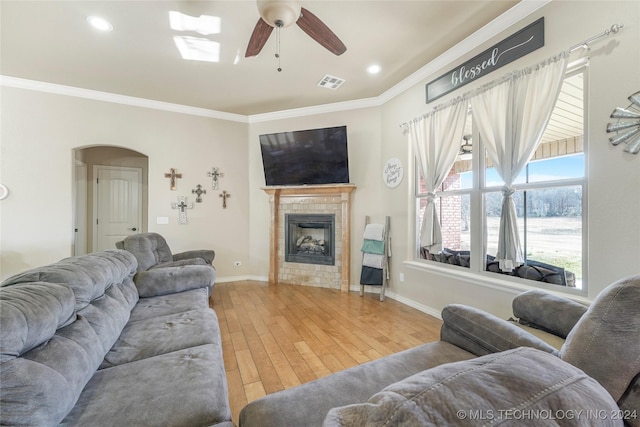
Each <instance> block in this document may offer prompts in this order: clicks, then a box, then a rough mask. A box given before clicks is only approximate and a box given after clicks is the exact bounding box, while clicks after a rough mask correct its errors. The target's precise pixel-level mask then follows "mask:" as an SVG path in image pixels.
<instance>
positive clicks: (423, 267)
mask: <svg viewBox="0 0 640 427" xmlns="http://www.w3.org/2000/svg"><path fill="white" fill-rule="evenodd" d="M403 264H404V265H405V266H407V268H410V269H412V270H417V271H423V272H428V273H432V274H437V275H439V276H443V277H447V278H450V279H456V280H460V281H462V282H466V283H468V284H471V285H477V286H482V287H485V288H489V289H495V290H498V291H502V292H505V291H506V292H510V293H513V294H514V295H517V294H519V293H521V292H525V291H529V290H531V289H538V290H540V289H542V290H544V291H546V292H549V293H551V294H554V295H557V296H561V297H565V298H570V299H572V300H574V301H576V302H580V303H582V304H590V303H591V300H589V299H588V298H587V296H586V295H587V291H586V290H585V289H576V288H568V287H565V286H558V285H553V284H550V283H544V282H535V281H532V280H526V279H520V278H518V277H509V276H502V275H501V274H498V273H492V272H486V271H482V272H475V271H471V270H470V269H469V268H465V267H458V266H455V265H447V264H442V263H436V262H429V261H415V260H407V261H403ZM506 277H508V279H506ZM529 283H535V284H536V285H532V284H529ZM558 288H560V289H558Z"/></svg>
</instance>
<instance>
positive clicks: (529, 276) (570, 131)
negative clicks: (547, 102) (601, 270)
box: [415, 69, 586, 289]
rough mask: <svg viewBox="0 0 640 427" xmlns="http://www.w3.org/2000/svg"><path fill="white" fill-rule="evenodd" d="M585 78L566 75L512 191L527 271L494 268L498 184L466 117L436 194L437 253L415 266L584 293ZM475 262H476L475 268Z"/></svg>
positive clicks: (422, 197) (423, 255)
mask: <svg viewBox="0 0 640 427" xmlns="http://www.w3.org/2000/svg"><path fill="white" fill-rule="evenodd" d="M584 73H585V71H584V69H580V70H576V71H573V72H570V73H568V74H567V76H566V78H565V80H564V83H563V86H562V89H561V93H560V96H559V98H558V101H557V103H556V105H555V108H554V110H553V113H552V116H551V120H550V122H549V124H548V126H547V128H546V130H545V133H544V135H543V137H542V140H541V142H540V144H539V145H538V147H537V149H536V151H535V153H534V154H533V156H532V158H531V159H530V160H529V163H528V164H527V166H526V167H525V168H524V170H523V171H522V172H521V174H520V175H519V176H518V178H517V179H516V180H515V182H514V185H513V188H514V191H515V193H514V194H513V200H514V203H515V205H516V212H517V223H518V229H519V238H520V242H521V246H522V251H523V256H524V258H525V263H524V264H523V265H522V266H518V267H516V268H515V269H514V270H513V271H511V272H508V271H501V270H500V268H499V266H498V263H497V262H496V261H494V259H495V258H494V255H495V254H496V251H497V246H498V227H499V222H500V214H501V210H502V187H503V186H504V182H503V181H502V179H501V178H500V176H499V175H498V174H497V172H496V171H495V169H494V168H493V167H492V165H491V161H490V160H489V158H488V156H487V155H486V151H485V149H484V147H483V144H482V141H481V140H480V137H479V135H478V133H477V131H476V130H475V127H474V124H473V123H472V119H471V114H469V115H468V119H467V123H466V128H465V137H464V138H463V140H462V141H460V144H461V145H460V151H459V153H458V157H457V160H456V162H455V163H454V165H453V167H452V169H451V171H450V172H449V175H448V176H447V178H446V180H445V181H444V183H443V184H442V185H441V187H440V188H438V189H437V191H436V200H435V202H436V207H437V214H438V218H439V220H440V225H441V231H442V241H443V251H442V252H441V253H437V254H436V253H434V254H431V253H429V251H428V250H426V248H420V247H419V248H418V250H416V254H417V256H418V257H419V258H420V259H423V260H427V261H428V262H439V263H446V264H450V265H455V266H457V267H453V268H467V269H471V270H472V271H488V272H492V273H497V274H498V273H499V274H505V275H510V276H515V277H518V278H519V279H525V280H530V281H533V282H531V283H534V282H535V283H547V284H555V285H562V286H568V287H575V288H579V289H582V287H583V281H584V277H583V270H584V268H583V267H584V262H583V260H584V258H585V253H584V249H583V248H584V244H583V243H584V241H585V238H584V236H585V232H586V226H585V219H586V215H585V213H586V212H585V203H584V202H585V198H584V197H583V196H584V194H585V192H586V178H585V163H586V161H585V153H584V120H583V118H584V116H585V114H584V111H585V105H584V99H585V97H584V96H583V95H584ZM479 153H482V155H479ZM416 170H417V171H418V172H417V176H416V180H415V182H416V211H417V215H416V225H417V227H416V229H417V230H418V231H419V230H420V226H421V224H422V215H423V212H424V206H425V205H426V198H427V191H428V189H427V188H425V185H424V181H423V179H422V177H421V176H420V172H419V170H420V169H419V168H416ZM479 171H483V172H482V173H479ZM418 246H419V245H418ZM472 248H473V249H474V250H472ZM474 258H477V261H475V262H473V259H474ZM483 260H484V262H483ZM531 283H530V284H531Z"/></svg>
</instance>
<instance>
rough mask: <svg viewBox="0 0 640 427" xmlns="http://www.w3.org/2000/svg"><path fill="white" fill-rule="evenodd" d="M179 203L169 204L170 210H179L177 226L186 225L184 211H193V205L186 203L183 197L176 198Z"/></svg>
mask: <svg viewBox="0 0 640 427" xmlns="http://www.w3.org/2000/svg"><path fill="white" fill-rule="evenodd" d="M178 202H179V203H171V208H172V209H179V211H178V224H186V223H187V211H186V210H185V209H193V203H187V198H186V197H185V196H178Z"/></svg>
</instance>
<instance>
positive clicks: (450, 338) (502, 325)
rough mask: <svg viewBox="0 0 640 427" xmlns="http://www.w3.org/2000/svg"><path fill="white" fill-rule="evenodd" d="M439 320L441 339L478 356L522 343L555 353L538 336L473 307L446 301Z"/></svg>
mask: <svg viewBox="0 0 640 427" xmlns="http://www.w3.org/2000/svg"><path fill="white" fill-rule="evenodd" d="M442 320H443V321H444V324H443V325H442V329H441V331H440V336H441V339H442V340H444V341H447V342H450V343H452V344H454V345H457V346H459V347H461V348H463V349H465V350H467V351H470V352H472V353H473V354H475V355H478V356H483V355H485V354H489V353H496V352H499V351H503V350H509V349H513V348H517V347H522V346H527V347H533V348H537V349H539V350H542V351H546V352H548V353H555V352H557V349H555V348H553V347H552V346H551V345H549V344H547V343H546V342H544V341H543V340H541V339H540V338H538V337H536V336H534V335H531V334H529V333H528V332H526V331H524V330H522V329H521V328H519V327H518V326H516V325H514V324H512V323H510V322H506V321H504V320H502V319H500V318H499V317H497V316H494V315H493V314H490V313H487V312H485V311H482V310H479V309H477V308H475V307H470V306H467V305H463V304H450V305H448V306H446V307H445V308H444V309H443V310H442Z"/></svg>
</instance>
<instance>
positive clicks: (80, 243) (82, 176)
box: [73, 160, 87, 256]
mask: <svg viewBox="0 0 640 427" xmlns="http://www.w3.org/2000/svg"><path fill="white" fill-rule="evenodd" d="M74 174H75V184H76V185H75V186H74V189H73V255H75V256H78V255H84V254H86V253H87V165H86V164H85V163H83V162H81V161H79V160H76V163H75V171H74Z"/></svg>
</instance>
